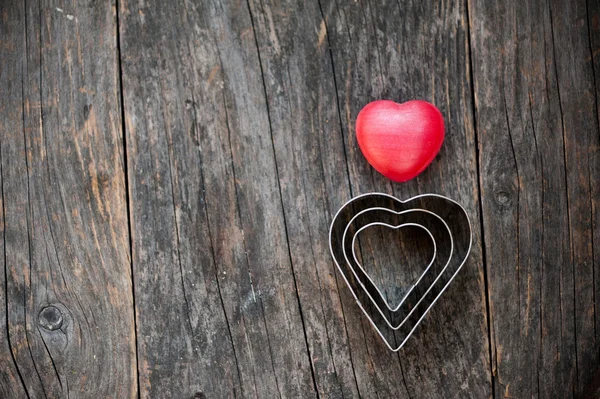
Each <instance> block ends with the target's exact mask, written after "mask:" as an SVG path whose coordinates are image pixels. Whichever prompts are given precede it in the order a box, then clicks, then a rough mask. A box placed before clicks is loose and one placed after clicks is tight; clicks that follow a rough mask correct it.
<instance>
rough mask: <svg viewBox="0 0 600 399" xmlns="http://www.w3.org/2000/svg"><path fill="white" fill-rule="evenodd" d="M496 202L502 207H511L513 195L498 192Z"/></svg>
mask: <svg viewBox="0 0 600 399" xmlns="http://www.w3.org/2000/svg"><path fill="white" fill-rule="evenodd" d="M496 202H497V203H498V204H499V205H501V206H509V205H510V204H511V202H512V199H511V195H510V194H509V193H508V192H506V191H498V192H496Z"/></svg>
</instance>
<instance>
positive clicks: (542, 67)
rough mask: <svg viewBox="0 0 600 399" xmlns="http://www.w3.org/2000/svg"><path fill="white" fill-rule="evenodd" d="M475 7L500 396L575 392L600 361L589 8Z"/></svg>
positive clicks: (483, 189)
mask: <svg viewBox="0 0 600 399" xmlns="http://www.w3.org/2000/svg"><path fill="white" fill-rule="evenodd" d="M469 4H470V23H471V37H472V45H473V47H472V54H473V65H474V68H473V74H474V81H475V86H474V89H475V99H476V108H477V115H476V117H477V133H478V137H479V145H480V159H479V161H480V167H481V184H482V186H481V198H482V204H483V221H484V231H485V237H486V255H487V257H486V261H487V267H488V272H489V274H488V285H489V293H490V310H491V320H492V343H493V344H492V358H493V370H494V377H495V382H496V384H495V394H496V396H500V395H505V396H511V397H542V398H545V397H573V394H574V393H576V392H580V391H581V390H582V389H583V388H584V386H585V385H586V384H587V383H589V382H590V377H591V373H592V372H593V370H594V368H595V367H596V366H597V364H598V351H597V344H596V337H595V326H594V318H595V316H594V315H595V311H594V306H595V305H594V284H595V283H594V278H595V277H594V259H593V246H594V245H593V244H594V241H593V232H592V228H593V225H592V219H593V218H594V217H595V212H596V211H595V209H596V206H595V202H596V199H595V198H594V197H593V196H592V195H591V189H592V188H591V187H592V185H593V183H592V182H595V181H597V179H598V175H597V171H598V168H597V165H598V164H597V162H598V159H597V158H593V157H592V156H593V154H594V152H595V151H596V149H597V145H598V144H597V143H598V128H597V126H598V125H597V111H596V109H595V100H594V97H595V93H594V85H593V83H594V81H593V79H594V78H593V71H592V65H591V63H590V62H589V60H590V59H591V58H589V57H591V54H590V44H589V42H588V27H587V19H586V8H585V4H583V3H581V2H571V3H569V4H566V3H560V4H558V3H556V4H554V3H552V4H549V3H548V2H544V1H539V2H538V1H536V2H529V3H527V4H526V5H519V6H517V5H516V4H515V5H511V4H507V5H495V6H494V7H491V6H490V4H489V3H487V2H485V3H484V2H479V1H471V2H470V3H469ZM498 26H503V27H504V29H502V30H498V29H497V27H498ZM588 58H589V59H588ZM492 65H495V66H496V67H491V66H492ZM594 173H596V174H594ZM593 348H596V349H593Z"/></svg>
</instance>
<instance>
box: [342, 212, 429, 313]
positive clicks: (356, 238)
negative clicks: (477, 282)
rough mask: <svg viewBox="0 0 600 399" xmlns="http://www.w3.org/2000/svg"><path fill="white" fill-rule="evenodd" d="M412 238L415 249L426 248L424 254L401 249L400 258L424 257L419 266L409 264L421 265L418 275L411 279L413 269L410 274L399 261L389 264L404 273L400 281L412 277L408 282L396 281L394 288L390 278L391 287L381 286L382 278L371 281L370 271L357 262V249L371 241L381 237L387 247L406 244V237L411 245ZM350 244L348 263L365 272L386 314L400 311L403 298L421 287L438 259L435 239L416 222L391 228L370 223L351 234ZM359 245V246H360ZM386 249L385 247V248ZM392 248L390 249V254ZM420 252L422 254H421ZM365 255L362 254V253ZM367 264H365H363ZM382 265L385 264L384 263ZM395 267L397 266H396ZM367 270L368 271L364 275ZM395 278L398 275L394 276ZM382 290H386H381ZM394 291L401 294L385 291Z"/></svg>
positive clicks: (360, 262)
mask: <svg viewBox="0 0 600 399" xmlns="http://www.w3.org/2000/svg"><path fill="white" fill-rule="evenodd" d="M411 229H412V230H411ZM399 234H403V235H402V236H398V235H399ZM415 235H416V241H418V247H422V246H426V247H427V251H425V250H423V251H420V250H418V249H417V250H414V248H417V247H414V248H413V250H412V251H411V250H408V249H406V248H405V249H403V251H402V255H406V254H409V255H416V253H418V254H419V255H423V258H422V259H420V262H414V260H416V259H414V260H413V262H411V263H412V264H414V265H418V264H419V263H421V262H422V265H423V267H420V268H419V269H418V270H417V271H416V272H417V273H418V275H416V276H415V275H414V274H415V269H414V268H413V269H412V272H411V271H409V269H408V268H405V267H404V263H403V262H400V261H394V262H393V263H392V264H393V265H394V268H396V267H397V268H399V269H401V270H402V271H406V273H401V274H400V276H401V277H404V276H406V277H409V276H412V279H411V281H402V282H399V281H395V284H394V280H395V279H393V277H392V281H390V284H388V285H382V284H381V283H382V280H381V278H379V279H377V280H375V278H374V277H372V272H371V271H370V270H372V269H371V268H369V269H367V268H366V267H365V266H363V261H362V260H360V259H359V253H361V251H360V249H359V247H360V245H368V243H371V241H370V240H371V239H372V237H381V240H382V241H383V242H384V243H386V244H389V243H400V242H402V241H404V240H406V241H408V240H409V237H410V240H411V241H415ZM348 239H349V240H350V237H348ZM350 241H351V243H350V246H351V247H352V257H351V259H352V260H351V261H352V262H353V264H355V265H357V266H358V267H359V268H360V269H361V270H363V271H364V274H365V275H366V276H367V278H369V279H371V280H373V284H374V285H375V287H376V288H377V291H379V292H380V294H381V296H382V297H383V298H384V299H385V302H386V303H385V305H386V308H387V309H388V310H387V311H388V312H389V311H393V310H397V309H398V308H400V305H401V304H402V303H403V302H404V301H405V300H406V297H407V296H408V295H409V294H410V292H411V290H412V289H413V288H414V287H415V286H416V285H417V284H419V283H420V281H421V280H423V278H424V277H425V276H426V275H427V274H428V273H429V270H430V269H431V267H432V266H433V264H434V262H435V260H436V257H437V256H438V255H437V246H436V239H435V238H434V237H433V234H432V233H431V231H430V230H429V229H428V228H427V227H425V226H423V225H422V224H420V223H415V222H411V221H407V222H401V223H398V224H397V223H393V224H388V223H385V222H382V221H376V222H373V223H369V224H366V225H364V226H362V227H360V228H359V229H358V230H356V231H355V232H354V234H352V237H351V240H350ZM359 243H360V244H359ZM384 245H385V244H384ZM397 247H398V248H400V245H399V246H397ZM391 250H392V248H390V252H392V251H391ZM421 252H422V254H421ZM363 254H364V252H363ZM408 261H409V259H408V258H407V259H406V262H407V263H408ZM365 263H366V260H365ZM384 265H385V262H384ZM396 265H397V266H396ZM367 270H369V271H367ZM396 276H397V275H396ZM384 287H385V289H384ZM397 288H401V290H400V291H398V292H397V294H399V295H391V294H390V293H389V292H387V291H388V290H391V291H392V292H395V291H396V289H397ZM384 292H386V294H384Z"/></svg>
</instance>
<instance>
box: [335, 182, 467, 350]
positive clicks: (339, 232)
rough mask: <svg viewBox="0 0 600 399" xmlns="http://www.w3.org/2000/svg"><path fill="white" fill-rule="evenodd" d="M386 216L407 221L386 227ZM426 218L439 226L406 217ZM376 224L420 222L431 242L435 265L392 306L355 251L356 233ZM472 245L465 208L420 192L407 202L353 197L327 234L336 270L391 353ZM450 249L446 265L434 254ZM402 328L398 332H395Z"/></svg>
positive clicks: (371, 196)
mask: <svg viewBox="0 0 600 399" xmlns="http://www.w3.org/2000/svg"><path fill="white" fill-rule="evenodd" d="M385 214H387V215H388V216H391V215H398V216H397V217H398V218H399V217H400V215H403V216H402V217H404V218H405V219H404V220H403V221H400V220H399V219H398V221H392V222H391V223H389V221H390V220H391V219H388V220H383V221H382V220H381V218H382V215H385ZM424 215H429V216H428V217H432V216H433V217H434V218H437V219H439V220H441V221H442V222H443V223H442V224H439V223H438V227H432V226H433V225H431V220H434V219H431V220H430V221H429V222H427V221H426V220H425V219H426V218H424V219H422V221H415V220H414V219H413V220H409V219H406V217H407V216H413V217H415V216H419V217H422V218H423V217H424ZM377 219H379V220H377ZM379 223H383V224H384V225H387V226H388V227H392V228H400V225H402V224H403V223H411V224H418V225H420V227H422V228H423V229H425V230H427V232H428V233H429V236H430V237H433V239H434V241H435V247H434V248H435V255H436V256H435V258H434V259H433V261H434V262H433V263H431V264H430V265H428V267H427V268H426V269H425V270H424V271H423V272H422V273H421V275H420V276H419V278H418V279H417V280H416V281H415V282H413V283H412V284H411V286H410V287H409V290H408V291H407V293H406V294H405V295H404V296H403V298H402V300H401V301H400V304H399V305H398V306H396V307H392V306H390V304H389V303H388V302H387V300H386V299H385V297H384V296H383V294H382V293H381V291H380V290H379V289H378V288H377V286H376V285H375V284H374V282H373V280H372V279H371V278H370V276H369V275H368V273H367V272H366V271H365V270H364V269H363V267H362V265H361V264H360V262H359V261H358V257H357V255H356V252H355V247H356V246H355V243H356V237H357V236H358V234H359V233H360V232H361V231H364V230H365V229H367V228H368V227H369V226H374V225H377V224H379ZM428 223H429V224H428ZM442 225H443V226H444V227H441V226H442ZM432 230H434V231H432ZM444 230H445V231H446V232H445V234H446V235H445V236H444V234H443V232H444ZM448 232H449V234H448ZM436 237H438V238H436ZM444 237H445V238H444ZM349 238H350V239H349ZM448 238H449V243H448V242H447V240H448ZM471 242H472V232H471V223H470V220H469V218H468V215H467V213H466V211H465V209H464V208H463V207H462V206H461V205H460V204H459V203H458V202H456V201H454V200H452V199H450V198H447V197H444V196H441V195H438V194H423V195H419V196H417V197H413V198H411V199H408V200H406V201H401V200H398V199H396V198H394V197H393V196H391V195H388V194H383V193H368V194H363V195H360V196H357V197H355V198H353V199H351V200H350V201H348V202H347V203H346V204H344V205H343V206H342V207H341V208H340V210H339V211H338V212H337V213H336V215H335V217H334V218H333V221H332V223H331V228H330V232H329V248H330V251H331V254H332V256H333V259H334V261H335V264H336V266H337V268H338V270H339V271H340V273H341V275H342V277H343V278H344V281H345V282H346V284H347V285H348V287H349V289H350V291H351V293H352V295H353V297H354V299H355V300H356V302H357V304H358V305H359V307H360V309H361V310H362V311H363V313H364V314H365V316H367V319H368V320H369V322H370V323H371V324H372V325H373V326H374V328H375V330H376V331H377V333H378V334H379V336H380V337H381V338H382V339H383V341H384V342H385V344H386V345H387V346H388V348H389V349H390V350H392V351H394V352H396V351H398V350H399V349H400V348H401V347H402V346H404V344H405V343H406V341H407V340H408V338H409V337H410V336H411V335H412V334H413V333H414V331H415V330H416V328H417V327H418V325H419V324H420V323H421V321H422V320H423V319H424V317H425V316H426V315H427V313H428V312H429V311H430V310H431V308H432V307H433V305H434V304H435V303H436V302H437V300H438V299H439V298H440V297H441V295H442V294H443V293H444V291H445V290H446V289H447V288H448V286H449V285H450V283H451V282H452V281H453V280H454V278H455V277H456V275H457V274H458V272H459V271H460V269H461V268H462V267H463V265H464V263H465V261H466V259H467V258H468V255H469V253H470V250H471ZM448 248H450V250H449V255H448V260H447V261H445V256H441V257H439V256H437V255H438V254H439V253H440V250H443V251H448ZM362 249H363V250H364V248H362ZM351 252H352V257H349V256H348V253H351ZM401 327H402V330H399V329H400V328H401Z"/></svg>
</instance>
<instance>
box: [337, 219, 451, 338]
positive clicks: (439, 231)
mask: <svg viewBox="0 0 600 399" xmlns="http://www.w3.org/2000/svg"><path fill="white" fill-rule="evenodd" d="M415 216H416V217H415ZM372 220H376V221H372ZM382 220H383V221H382ZM355 223H356V224H357V225H356V229H355V231H354V233H353V234H350V236H351V237H350V238H349V237H348V235H349V234H348V231H349V230H350V229H351V226H352V225H353V224H355ZM436 225H437V226H436ZM374 226H385V227H388V228H391V229H399V228H402V227H406V226H415V227H420V228H422V229H423V230H425V231H426V232H427V234H428V235H429V237H430V238H431V240H432V242H433V250H434V253H433V257H432V259H431V261H430V262H429V264H428V265H427V267H426V268H425V269H424V270H423V271H422V273H421V275H420V276H419V277H418V278H417V280H416V281H415V282H413V283H412V284H411V285H410V286H409V288H408V290H407V292H405V293H404V295H403V297H402V299H401V300H400V302H399V303H398V304H397V305H396V306H395V307H392V306H391V305H390V303H389V301H388V300H387V299H386V298H385V296H384V295H383V293H382V292H381V290H380V289H379V287H378V286H377V285H376V284H375V282H374V281H373V279H371V276H369V274H368V273H367V272H366V271H365V269H364V268H363V266H362V264H361V263H360V261H359V260H358V255H357V253H356V240H357V238H358V236H359V234H360V233H361V232H362V231H364V230H366V229H367V228H370V227H374ZM432 231H433V232H434V233H436V234H435V236H434V233H432ZM342 243H343V247H342V248H343V252H344V259H345V261H346V263H348V264H349V265H350V270H351V271H352V273H353V274H354V276H355V277H356V279H357V281H358V282H359V284H360V286H361V288H362V289H363V290H364V291H365V292H366V294H367V295H368V297H369V299H370V300H371V302H373V304H374V305H375V307H376V309H377V311H378V312H379V313H380V315H381V316H382V317H383V319H384V321H385V322H386V324H387V325H388V326H389V327H390V328H391V329H393V330H398V329H399V328H401V327H402V326H403V325H404V323H405V322H406V320H407V318H408V317H410V316H411V315H412V314H413V313H414V312H415V311H416V310H417V309H418V307H419V305H420V304H421V302H422V301H423V299H424V298H425V295H427V294H428V293H429V291H430V290H431V289H432V288H433V286H434V284H435V283H436V282H437V280H438V279H439V278H440V277H441V276H442V274H443V273H444V271H445V270H446V268H447V267H448V265H449V264H450V261H451V259H452V254H453V251H454V242H453V238H452V234H451V232H450V228H449V227H448V225H447V224H446V222H445V221H444V220H443V219H442V218H441V217H439V216H438V215H437V214H435V213H433V212H430V211H428V210H424V209H408V210H404V211H400V212H395V211H392V210H390V209H387V208H368V209H365V210H363V211H360V212H359V213H357V214H356V215H355V216H354V217H353V218H352V219H351V220H350V222H349V223H348V224H347V225H346V228H345V229H344V234H343V236H342ZM439 243H443V244H449V245H444V246H441V247H440V251H439V252H440V254H441V257H440V256H438V246H439ZM349 249H351V252H352V258H349V257H348V250H349ZM435 266H437V267H435ZM431 273H433V276H431V278H427V277H429V276H430V274H431ZM421 283H428V286H427V285H426V287H427V288H426V289H424V290H425V292H424V293H423V294H422V295H418V299H417V302H416V304H414V306H412V307H411V309H410V311H409V312H408V314H406V315H404V316H402V317H399V314H400V315H402V312H403V311H404V309H401V308H402V305H403V304H404V303H405V301H406V300H407V299H408V298H409V296H410V295H411V294H412V292H413V290H414V289H415V288H417V287H419V285H420V284H421ZM367 286H368V287H367ZM372 292H374V294H372ZM404 313H405V312H404Z"/></svg>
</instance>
